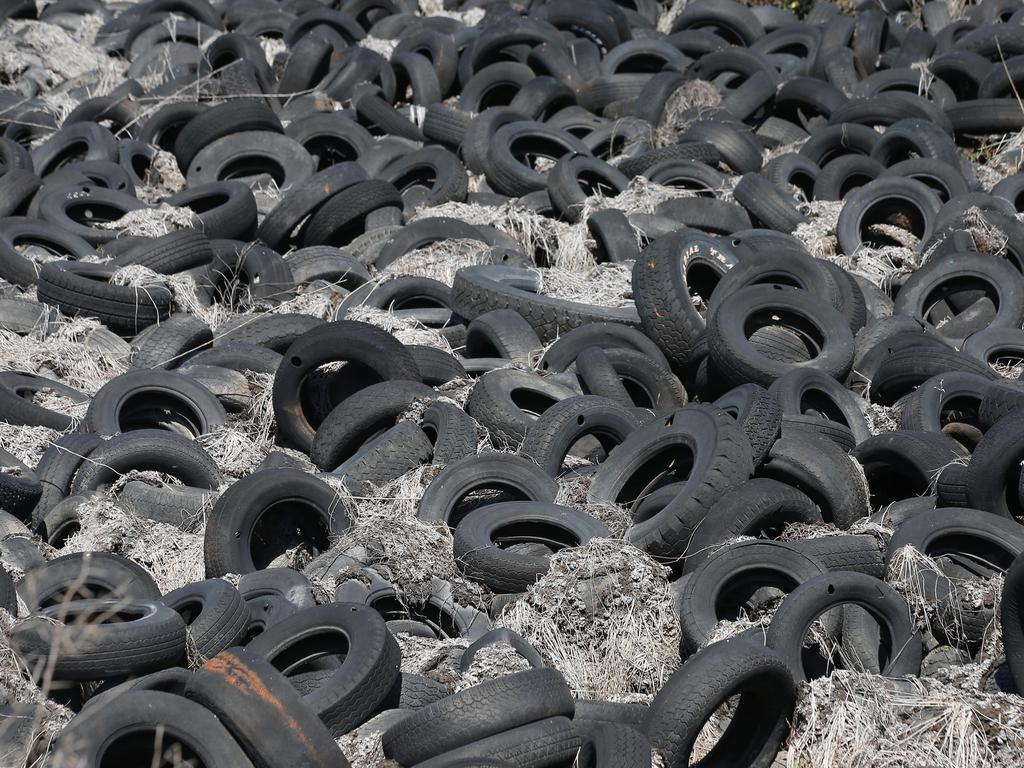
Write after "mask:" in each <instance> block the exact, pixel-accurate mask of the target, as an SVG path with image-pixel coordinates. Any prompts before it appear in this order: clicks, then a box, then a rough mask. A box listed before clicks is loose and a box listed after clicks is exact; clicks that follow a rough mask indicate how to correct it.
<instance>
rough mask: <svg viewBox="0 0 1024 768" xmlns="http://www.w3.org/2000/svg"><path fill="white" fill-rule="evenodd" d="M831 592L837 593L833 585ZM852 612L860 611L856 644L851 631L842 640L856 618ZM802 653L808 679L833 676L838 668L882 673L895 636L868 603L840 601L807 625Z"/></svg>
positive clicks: (886, 665)
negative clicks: (851, 616)
mask: <svg viewBox="0 0 1024 768" xmlns="http://www.w3.org/2000/svg"><path fill="white" fill-rule="evenodd" d="M829 594H830V595H834V594H835V587H834V586H833V585H831V584H830V585H829ZM853 611H856V612H857V614H858V615H857V616H856V617H855V619H856V620H857V628H858V632H857V635H856V637H857V641H856V645H855V644H854V642H853V641H851V640H850V639H849V637H850V636H851V634H852V633H850V632H849V631H847V637H848V639H847V641H846V642H845V643H844V642H843V639H842V633H843V629H844V627H850V626H851V625H852V623H853V621H854V619H850V618H849V617H850V614H851V612H853ZM800 656H801V660H802V664H803V670H804V674H805V675H806V676H807V679H809V680H814V679H817V678H819V677H825V676H827V675H830V674H832V672H833V671H834V670H836V669H847V670H851V671H856V672H870V673H874V674H880V673H882V672H883V671H884V670H885V669H886V668H887V667H888V665H889V663H890V661H891V660H892V638H891V637H890V635H889V631H888V630H887V629H886V627H885V626H884V625H883V624H882V622H880V621H878V619H877V618H876V617H875V616H874V615H873V614H872V613H871V612H870V611H869V610H868V609H867V608H866V607H865V606H862V605H861V604H859V603H857V602H854V601H841V602H840V603H839V604H838V605H836V604H833V605H832V607H830V608H829V609H828V610H826V611H823V612H822V613H820V614H819V615H817V616H815V617H814V620H813V621H812V622H811V623H810V624H809V625H808V627H807V629H806V630H805V631H804V633H803V637H802V638H801V641H800Z"/></svg>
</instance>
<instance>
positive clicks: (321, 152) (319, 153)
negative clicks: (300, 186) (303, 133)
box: [302, 69, 359, 171]
mask: <svg viewBox="0 0 1024 768" xmlns="http://www.w3.org/2000/svg"><path fill="white" fill-rule="evenodd" d="M324 74H325V75H326V74H327V72H326V69H325V71H324ZM321 79H322V78H321ZM302 146H304V147H305V148H306V151H307V152H309V154H311V155H312V156H313V157H315V158H316V159H317V170H318V171H322V170H324V169H325V168H330V167H331V166H332V165H336V164H337V163H348V162H352V161H354V160H355V159H356V158H357V157H359V152H358V150H356V148H355V147H354V146H352V144H351V143H350V142H348V141H346V140H345V139H343V138H340V137H338V136H314V137H313V138H311V139H308V140H306V141H305V142H303V145H302Z"/></svg>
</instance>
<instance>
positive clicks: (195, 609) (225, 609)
mask: <svg viewBox="0 0 1024 768" xmlns="http://www.w3.org/2000/svg"><path fill="white" fill-rule="evenodd" d="M160 602H161V603H163V604H164V605H166V606H167V607H168V608H171V609H172V610H174V611H176V612H177V613H178V614H180V615H181V617H182V618H183V619H184V620H185V624H186V626H187V627H188V633H189V637H190V638H191V642H192V643H193V644H194V648H195V652H196V653H198V654H199V655H200V656H201V657H202V658H203V659H210V658H212V657H214V656H216V655H217V654H218V653H220V652H221V651H223V650H224V649H225V648H230V647H232V646H235V645H239V644H240V643H241V642H242V641H243V640H244V639H245V637H246V635H247V634H248V632H249V606H247V605H246V604H245V601H244V600H243V599H242V596H241V595H240V594H239V592H238V590H237V589H235V588H234V587H233V586H232V585H231V584H230V583H228V582H227V581H225V580H223V579H207V580H206V581H197V582H195V583H193V584H188V585H186V586H184V587H181V588H180V589H176V590H174V591H173V592H168V593H167V594H166V595H164V596H163V597H162V598H160Z"/></svg>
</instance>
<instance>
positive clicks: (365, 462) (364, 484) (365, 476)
mask: <svg viewBox="0 0 1024 768" xmlns="http://www.w3.org/2000/svg"><path fill="white" fill-rule="evenodd" d="M432 454H433V446H432V444H431V442H430V438H428V437H427V435H426V433H425V432H424V431H423V430H422V429H420V428H419V427H418V426H417V425H416V423H415V422H412V421H399V422H398V423H397V424H395V425H394V426H393V427H389V428H388V429H386V430H385V431H384V432H383V433H381V434H380V435H378V436H377V437H374V438H373V439H372V440H369V441H368V442H366V443H365V444H364V445H363V446H362V447H361V448H359V450H357V451H356V452H355V453H354V454H353V455H352V456H351V457H350V458H348V459H346V460H345V461H344V462H342V463H341V464H339V465H338V466H337V467H336V468H335V469H334V470H333V471H332V474H334V475H336V476H338V477H339V478H341V479H342V480H343V481H344V483H345V484H346V486H347V487H348V488H349V489H350V492H351V493H352V494H353V495H355V496H364V497H365V496H368V495H370V494H371V493H372V492H373V490H374V488H381V487H382V486H384V485H386V484H387V483H390V482H391V481H392V480H397V479H398V478H399V477H401V476H402V475H404V474H405V473H406V472H409V471H411V470H413V469H416V468H417V467H420V466H423V465H424V464H429V463H430V460H431V456H432Z"/></svg>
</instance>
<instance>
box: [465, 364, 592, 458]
mask: <svg viewBox="0 0 1024 768" xmlns="http://www.w3.org/2000/svg"><path fill="white" fill-rule="evenodd" d="M575 395H576V393H575V392H573V391H572V390H571V389H568V388H567V387H563V386H561V385H559V384H553V383H551V382H549V381H547V380H545V379H542V378H541V377H540V376H537V375H535V374H532V373H527V372H525V371H519V370H514V369H502V370H497V371H490V372H489V373H485V374H484V375H483V376H481V377H480V378H479V379H478V380H477V382H476V384H475V385H474V386H473V390H472V392H470V395H469V400H468V401H467V402H466V412H467V413H469V415H470V416H472V417H473V418H474V419H476V420H477V421H478V422H480V424H481V425H482V426H484V427H485V428H486V429H487V430H488V431H489V432H490V435H491V440H492V442H493V443H494V444H495V445H497V446H499V447H500V446H504V447H508V448H519V446H520V445H522V442H523V440H524V439H525V438H526V432H527V430H528V429H529V427H530V425H531V424H532V423H533V422H534V421H536V419H537V418H538V417H539V416H541V415H542V414H543V413H545V412H546V411H547V410H548V409H549V408H550V407H551V406H553V405H555V404H556V403H558V402H560V401H562V400H566V399H567V398H570V397H574V396H575Z"/></svg>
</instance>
